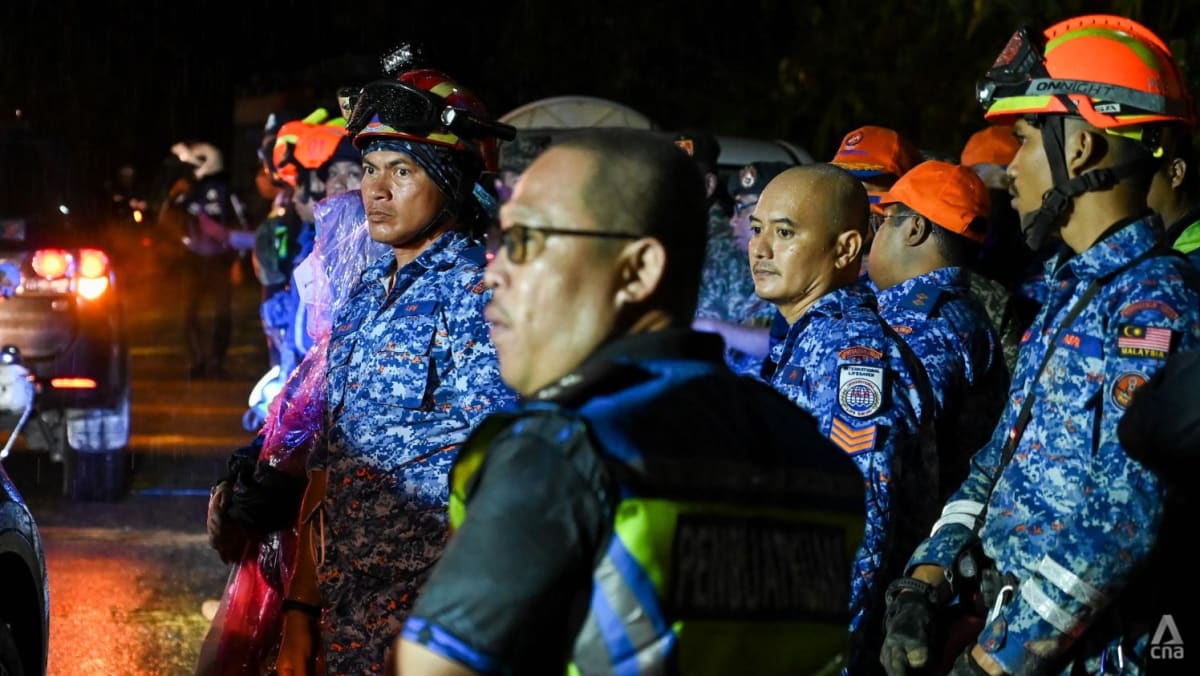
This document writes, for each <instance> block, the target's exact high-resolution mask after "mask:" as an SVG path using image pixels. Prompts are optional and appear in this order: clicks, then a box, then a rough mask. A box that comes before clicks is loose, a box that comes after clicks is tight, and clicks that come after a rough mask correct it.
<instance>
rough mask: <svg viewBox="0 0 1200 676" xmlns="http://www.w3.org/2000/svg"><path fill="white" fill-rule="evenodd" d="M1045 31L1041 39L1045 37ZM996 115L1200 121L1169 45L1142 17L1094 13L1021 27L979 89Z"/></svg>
mask: <svg viewBox="0 0 1200 676" xmlns="http://www.w3.org/2000/svg"><path fill="white" fill-rule="evenodd" d="M1043 36H1044V39H1043ZM976 94H977V97H978V99H979V102H980V103H981V104H983V106H984V108H985V109H986V110H987V112H986V113H985V115H984V116H985V117H986V118H987V119H988V120H990V121H992V122H995V123H999V124H1012V123H1013V122H1014V121H1015V120H1016V119H1017V118H1019V117H1021V116H1024V115H1037V114H1051V115H1078V116H1080V117H1082V118H1083V119H1085V120H1087V122H1088V123H1090V124H1091V125H1093V126H1095V127H1097V128H1099V129H1117V128H1122V127H1130V126H1135V125H1141V124H1146V123H1155V122H1176V123H1184V124H1187V125H1192V124H1194V122H1195V115H1194V113H1193V109H1192V104H1191V100H1190V97H1189V96H1188V93H1187V87H1186V85H1185V83H1184V81H1183V77H1182V75H1181V74H1180V72H1179V68H1178V67H1177V66H1176V64H1175V61H1174V58H1173V57H1172V54H1171V50H1170V49H1169V48H1168V47H1167V45H1166V44H1165V43H1164V42H1163V41H1162V39H1160V38H1159V37H1158V36H1157V35H1155V34H1154V33H1153V32H1151V31H1150V29H1148V28H1146V27H1145V26H1143V25H1141V24H1140V23H1138V22H1136V21H1134V20H1132V19H1127V18H1124V17H1119V16H1109V15H1103V14H1092V15H1088V16H1081V17H1075V18H1072V19H1067V20H1065V21H1060V22H1059V23H1056V24H1054V25H1053V26H1051V27H1050V28H1047V29H1046V30H1045V31H1044V33H1043V34H1042V35H1038V34H1037V33H1035V32H1033V31H1031V30H1030V29H1029V28H1027V27H1026V28H1022V29H1020V30H1018V31H1017V32H1016V33H1015V34H1013V36H1012V37H1011V38H1010V39H1009V41H1008V44H1007V45H1006V46H1005V47H1004V49H1003V51H1001V52H1000V55H999V56H998V57H997V58H996V62H995V63H994V64H993V65H992V68H991V69H990V70H989V71H988V73H987V76H986V77H985V79H984V80H982V81H981V82H980V83H979V85H978V87H977V91H976Z"/></svg>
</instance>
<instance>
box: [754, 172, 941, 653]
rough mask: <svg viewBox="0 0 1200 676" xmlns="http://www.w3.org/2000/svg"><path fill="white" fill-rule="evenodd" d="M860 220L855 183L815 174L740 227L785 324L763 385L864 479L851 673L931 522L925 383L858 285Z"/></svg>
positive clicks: (862, 195) (768, 193)
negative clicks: (811, 420) (798, 411)
mask: <svg viewBox="0 0 1200 676" xmlns="http://www.w3.org/2000/svg"><path fill="white" fill-rule="evenodd" d="M867 213H868V203H867V195H866V192H865V189H864V188H863V186H862V184H861V183H860V182H859V181H857V180H856V179H855V178H854V177H853V176H851V175H850V174H849V173H847V172H845V171H844V170H842V169H839V168H837V167H834V166H831V165H825V164H822V165H806V166H801V167H795V168H792V169H788V170H787V171H785V172H783V173H782V174H780V175H779V176H777V177H776V178H775V180H773V181H771V183H769V184H768V185H767V187H766V189H765V190H764V191H763V193H762V196H761V197H760V198H759V201H758V206H756V207H755V208H754V214H753V215H752V216H751V217H750V228H751V231H752V232H753V236H752V238H751V240H750V257H749V258H750V260H749V262H750V265H751V270H752V272H753V274H754V287H755V290H756V291H757V292H758V295H759V296H761V297H763V298H765V299H766V300H769V301H771V302H772V303H774V304H775V305H776V307H778V308H779V311H780V313H782V315H783V316H784V318H785V319H786V320H787V322H788V330H787V335H786V337H785V338H784V339H783V340H782V341H781V342H779V343H778V344H776V345H775V346H774V347H773V348H772V349H771V354H770V357H769V358H768V360H767V363H766V364H765V365H764V367H763V376H764V377H765V379H766V380H767V381H768V382H769V383H770V384H771V385H772V386H774V387H775V389H777V390H779V391H780V392H782V393H783V394H784V395H786V396H787V397H788V398H789V399H791V400H792V401H794V402H795V403H796V404H798V405H799V406H800V408H802V409H804V410H805V411H808V412H809V413H811V414H812V415H813V416H814V417H815V418H816V419H817V425H818V427H819V429H820V430H821V432H822V433H823V434H825V435H827V436H828V437H829V438H830V439H831V440H832V441H833V442H834V443H835V444H837V445H838V446H840V447H841V448H842V450H844V451H845V452H846V453H847V454H848V455H850V457H851V458H852V459H853V460H854V461H855V464H857V465H858V468H859V470H860V471H861V472H862V475H863V478H864V479H865V484H866V507H867V526H866V534H865V535H864V538H863V545H862V547H861V549H860V550H859V552H858V555H857V559H856V560H855V570H854V574H853V577H852V579H851V585H852V586H851V596H850V604H851V605H850V610H851V614H852V616H853V619H852V623H851V631H852V635H853V637H854V643H853V644H852V648H851V650H852V654H851V663H850V673H852V674H859V673H866V672H869V671H870V670H872V669H878V666H877V665H876V664H875V662H876V658H875V656H876V655H877V654H878V652H879V645H880V641H881V640H882V620H883V592H884V589H885V587H886V586H887V583H888V581H889V580H891V579H892V577H893V576H894V575H895V574H896V573H898V572H899V571H901V570H903V566H904V562H905V558H906V557H907V555H908V554H909V552H911V551H912V547H914V546H915V545H916V544H917V543H918V542H919V541H920V539H921V537H923V536H924V533H926V532H928V530H927V529H928V528H929V526H930V524H932V523H933V520H934V518H936V516H937V500H936V497H937V496H936V490H935V487H936V486H937V456H936V449H935V448H934V445H933V430H932V421H933V413H934V410H935V408H936V402H935V400H934V396H933V392H932V389H931V388H930V384H929V382H928V376H927V374H926V373H925V371H924V369H923V368H922V366H921V364H920V361H919V359H918V357H917V355H916V354H915V353H914V352H913V351H912V349H911V348H909V347H908V345H906V344H905V343H904V341H903V340H902V339H901V338H900V336H899V335H898V334H897V333H896V332H895V331H894V330H892V329H891V328H890V327H889V326H888V325H887V323H886V322H885V321H884V320H883V319H882V318H881V317H880V316H879V314H878V312H877V311H876V301H875V296H874V295H873V294H872V293H871V291H870V289H869V288H868V287H867V286H866V285H865V284H862V283H860V282H858V281H857V280H858V279H859V260H860V258H861V256H862V253H863V251H862V242H863V240H864V238H865V236H866V235H865V231H866V230H867V227H868V224H867Z"/></svg>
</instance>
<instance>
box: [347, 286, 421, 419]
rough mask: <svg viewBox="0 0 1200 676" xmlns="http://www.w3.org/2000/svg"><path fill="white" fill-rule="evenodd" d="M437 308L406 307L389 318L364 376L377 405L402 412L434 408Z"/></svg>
mask: <svg viewBox="0 0 1200 676" xmlns="http://www.w3.org/2000/svg"><path fill="white" fill-rule="evenodd" d="M437 308H438V303H437V302H436V301H421V302H413V303H407V304H405V305H402V306H399V307H397V308H396V310H395V312H393V314H392V316H391V317H390V318H389V320H388V322H387V331H386V332H385V335H384V336H383V337H382V338H383V339H382V340H380V341H378V342H377V343H376V345H375V346H374V348H375V349H374V352H373V353H372V354H371V356H370V362H371V363H370V364H369V365H367V368H366V369H365V371H366V373H365V374H364V376H365V377H364V384H365V385H366V387H367V391H368V393H369V395H370V396H371V398H372V399H373V400H375V401H376V402H377V403H379V404H382V405H385V406H389V405H390V406H400V407H403V408H422V407H423V406H425V405H427V404H428V405H432V403H433V390H434V389H435V388H436V386H437V383H436V369H435V368H434V361H435V356H436V350H437V339H438V331H439V326H438V325H439V322H438V318H439V316H440V315H439V313H438V312H437Z"/></svg>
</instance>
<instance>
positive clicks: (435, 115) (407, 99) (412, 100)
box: [338, 80, 517, 141]
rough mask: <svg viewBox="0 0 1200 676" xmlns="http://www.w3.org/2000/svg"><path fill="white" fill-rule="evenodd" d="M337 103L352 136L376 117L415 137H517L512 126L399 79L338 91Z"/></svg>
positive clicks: (379, 81) (476, 138)
mask: <svg viewBox="0 0 1200 676" xmlns="http://www.w3.org/2000/svg"><path fill="white" fill-rule="evenodd" d="M338 105H339V107H341V109H342V115H343V116H344V117H345V118H346V130H347V131H348V132H350V134H351V135H355V134H358V133H359V132H361V131H362V130H363V129H364V128H365V127H366V126H367V124H368V123H370V122H371V120H372V119H373V118H375V117H376V116H378V117H379V121H380V122H381V123H383V124H385V125H387V126H388V127H391V128H392V129H395V130H397V131H401V132H404V133H410V134H413V135H417V136H425V135H428V134H430V133H432V132H434V131H436V130H445V131H449V132H451V133H453V134H454V135H456V136H458V137H460V138H465V139H471V140H482V139H485V138H498V139H502V140H505V141H511V140H512V139H514V138H516V135H517V130H516V128H515V127H513V126H511V125H507V124H503V123H501V122H494V121H492V120H485V119H483V118H480V117H477V116H475V115H472V114H471V113H470V112H468V111H466V110H463V109H461V108H455V107H454V106H449V105H446V101H445V99H443V98H442V97H440V96H438V95H436V94H434V93H432V92H427V91H424V90H422V89H417V88H416V87H412V86H410V85H407V84H405V83H403V82H400V81H398V80H376V81H375V82H371V83H370V84H368V85H366V86H365V87H361V88H357V87H343V88H342V89H340V90H338Z"/></svg>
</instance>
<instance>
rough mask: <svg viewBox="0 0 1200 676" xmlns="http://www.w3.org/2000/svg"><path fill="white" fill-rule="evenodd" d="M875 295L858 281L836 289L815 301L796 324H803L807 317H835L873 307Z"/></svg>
mask: <svg viewBox="0 0 1200 676" xmlns="http://www.w3.org/2000/svg"><path fill="white" fill-rule="evenodd" d="M875 304H876V300H875V294H874V293H872V291H871V289H870V287H868V286H867V285H866V284H865V283H863V282H861V281H858V282H854V283H853V284H847V285H846V286H842V287H838V288H836V289H834V290H832V291H830V292H829V293H827V294H825V295H824V296H821V297H820V298H818V299H817V302H815V303H813V304H812V305H810V306H809V308H808V309H807V310H805V311H804V314H803V315H801V316H800V319H799V320H797V321H796V324H800V323H801V322H804V321H805V320H806V319H808V318H809V317H817V316H825V317H836V316H838V315H844V314H846V313H847V312H848V311H849V310H852V309H856V308H860V307H874V306H875Z"/></svg>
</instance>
